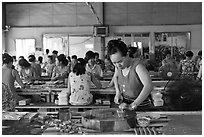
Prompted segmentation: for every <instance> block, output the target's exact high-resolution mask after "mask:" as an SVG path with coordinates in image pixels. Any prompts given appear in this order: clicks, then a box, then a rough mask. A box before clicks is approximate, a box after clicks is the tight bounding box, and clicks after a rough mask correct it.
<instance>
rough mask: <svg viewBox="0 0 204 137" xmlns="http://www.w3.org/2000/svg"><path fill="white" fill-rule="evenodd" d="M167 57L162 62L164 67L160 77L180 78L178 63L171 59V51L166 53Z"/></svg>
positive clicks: (161, 68)
mask: <svg viewBox="0 0 204 137" xmlns="http://www.w3.org/2000/svg"><path fill="white" fill-rule="evenodd" d="M165 54H166V57H165V59H163V60H162V66H161V67H160V68H159V71H160V73H159V74H160V75H161V76H162V77H163V78H164V79H169V78H176V77H177V76H178V63H177V61H176V60H174V59H173V58H172V57H171V51H170V50H167V51H166V53H165Z"/></svg>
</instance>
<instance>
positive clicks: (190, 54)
mask: <svg viewBox="0 0 204 137" xmlns="http://www.w3.org/2000/svg"><path fill="white" fill-rule="evenodd" d="M193 55H194V54H193V52H192V51H190V50H189V51H187V52H186V57H193Z"/></svg>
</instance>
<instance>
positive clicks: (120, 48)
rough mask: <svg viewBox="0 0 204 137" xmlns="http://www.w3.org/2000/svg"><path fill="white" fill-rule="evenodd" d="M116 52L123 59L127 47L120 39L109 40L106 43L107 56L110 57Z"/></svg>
mask: <svg viewBox="0 0 204 137" xmlns="http://www.w3.org/2000/svg"><path fill="white" fill-rule="evenodd" d="M116 52H120V53H121V55H122V56H123V57H124V56H126V55H127V52H128V49H127V45H126V44H125V43H124V42H123V41H121V40H120V39H118V40H110V41H109V42H108V46H107V55H108V56H110V55H112V54H115V53H116Z"/></svg>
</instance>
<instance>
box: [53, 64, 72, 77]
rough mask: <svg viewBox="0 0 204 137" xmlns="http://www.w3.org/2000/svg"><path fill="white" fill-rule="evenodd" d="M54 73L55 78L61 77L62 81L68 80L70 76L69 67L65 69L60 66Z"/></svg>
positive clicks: (55, 68) (56, 67)
mask: <svg viewBox="0 0 204 137" xmlns="http://www.w3.org/2000/svg"><path fill="white" fill-rule="evenodd" d="M53 73H54V77H55V76H59V77H61V79H65V78H68V75H69V69H68V66H65V67H63V68H61V67H59V66H55V67H54V69H53Z"/></svg>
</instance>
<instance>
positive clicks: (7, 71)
mask: <svg viewBox="0 0 204 137" xmlns="http://www.w3.org/2000/svg"><path fill="white" fill-rule="evenodd" d="M2 59H3V65H2V109H3V111H14V109H15V105H16V103H17V101H19V100H20V97H19V96H18V95H17V93H16V89H15V87H14V82H15V81H17V82H18V84H19V85H20V86H21V87H22V88H25V85H24V84H23V82H22V80H21V79H20V76H19V74H18V71H17V70H16V69H12V66H13V58H12V57H11V56H10V55H9V54H7V53H4V54H3V55H2Z"/></svg>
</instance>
